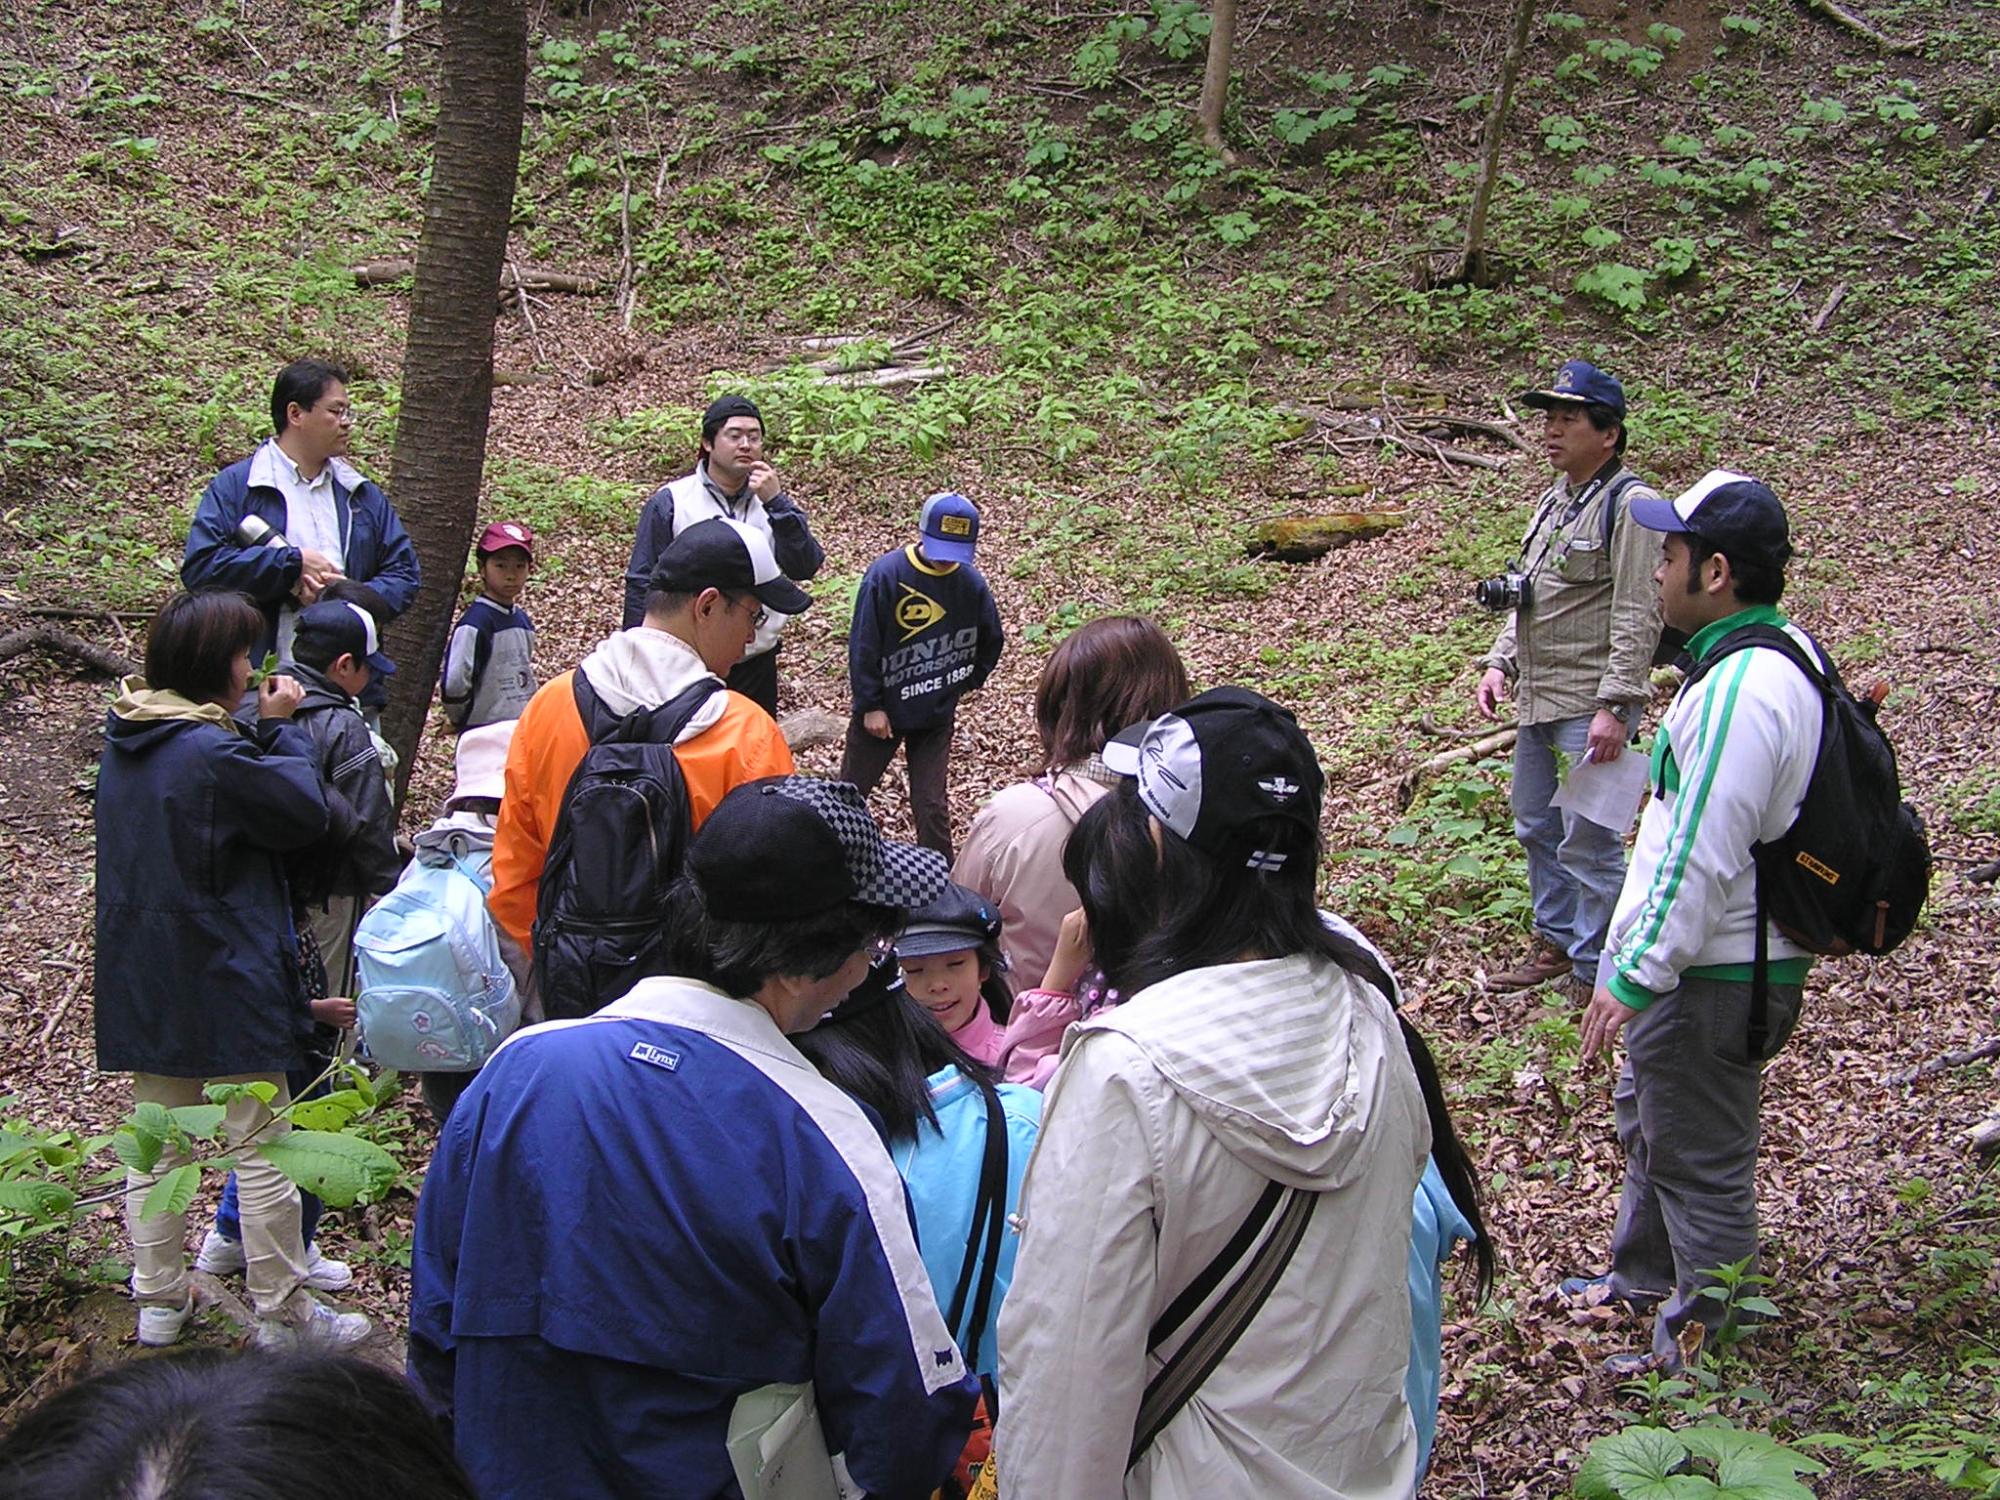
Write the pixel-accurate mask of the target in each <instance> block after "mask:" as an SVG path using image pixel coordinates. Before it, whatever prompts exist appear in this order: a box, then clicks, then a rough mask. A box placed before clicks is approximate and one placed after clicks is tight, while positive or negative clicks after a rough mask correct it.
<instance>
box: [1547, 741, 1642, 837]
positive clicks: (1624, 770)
mask: <svg viewBox="0 0 2000 1500" xmlns="http://www.w3.org/2000/svg"><path fill="white" fill-rule="evenodd" d="M1650 769H1651V764H1650V762H1649V761H1648V760H1647V758H1646V756H1645V755H1643V754H1642V753H1640V752H1639V751H1638V750H1636V749H1634V748H1633V747H1632V746H1630V745H1627V746H1626V747H1625V750H1624V753H1623V754H1621V755H1620V756H1619V757H1618V759H1616V760H1608V761H1607V760H1581V759H1579V760H1573V761H1571V762H1570V767H1569V776H1568V778H1567V779H1566V780H1565V781H1564V782H1563V784H1562V785H1561V786H1560V787H1558V788H1557V789H1556V794H1555V795H1554V796H1553V797H1551V798H1549V805H1550V806H1551V807H1560V808H1563V809H1565V810H1566V811H1569V812H1573V813H1575V814H1576V815H1577V816H1578V817H1579V818H1588V819H1590V821H1591V822H1593V823H1595V824H1597V825H1598V826H1599V827H1600V828H1609V829H1611V830H1612V831H1613V832H1614V833H1617V834H1620V835H1623V834H1625V833H1627V832H1629V831H1630V830H1631V827H1632V820H1633V819H1634V818H1635V817H1637V816H1638V814H1639V796H1640V794H1641V793H1642V792H1644V791H1645V790H1646V775H1647V772H1648V771H1649V770H1650Z"/></svg>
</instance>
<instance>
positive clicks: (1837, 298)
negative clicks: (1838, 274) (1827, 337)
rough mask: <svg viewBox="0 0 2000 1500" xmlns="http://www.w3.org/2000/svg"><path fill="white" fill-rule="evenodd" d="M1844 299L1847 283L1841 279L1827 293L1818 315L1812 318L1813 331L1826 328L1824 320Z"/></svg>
mask: <svg viewBox="0 0 2000 1500" xmlns="http://www.w3.org/2000/svg"><path fill="white" fill-rule="evenodd" d="M1846 300H1847V283H1846V282H1844V281H1843V282H1841V283H1840V284H1839V285H1838V286H1836V287H1835V288H1834V289H1833V290H1832V291H1831V292H1829V293H1828V294H1827V299H1826V306H1824V307H1822V308H1821V309H1820V310H1819V316H1818V317H1816V318H1814V319H1813V320H1812V331H1813V332H1814V333H1820V332H1823V331H1824V330H1825V328H1826V320H1827V319H1828V318H1830V317H1832V316H1833V315H1834V314H1835V313H1836V312H1838V311H1839V310H1840V304H1841V303H1843V302H1845V301H1846Z"/></svg>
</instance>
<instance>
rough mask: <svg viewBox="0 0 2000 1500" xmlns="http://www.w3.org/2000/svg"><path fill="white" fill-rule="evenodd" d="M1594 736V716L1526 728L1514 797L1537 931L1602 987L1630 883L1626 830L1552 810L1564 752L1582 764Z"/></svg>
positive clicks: (1517, 751) (1518, 744)
mask: <svg viewBox="0 0 2000 1500" xmlns="http://www.w3.org/2000/svg"><path fill="white" fill-rule="evenodd" d="M1589 735H1590V720H1589V719H1588V718H1587V717H1586V718H1580V719H1555V720H1552V721H1550V722H1549V723H1546V724H1528V725H1525V726H1523V727H1522V730H1521V734H1520V738H1518V739H1517V740H1515V742H1514V787H1513V791H1512V794H1511V797H1512V801H1513V804H1514V837H1516V838H1517V839H1519V840H1520V841H1521V848H1522V849H1523V850H1525V851H1526V853H1527V856H1528V893H1529V895H1530V896H1532V897H1533V898H1534V905H1535V931H1536V932H1538V933H1540V934H1541V935H1542V937H1543V938H1544V939H1545V940H1547V941H1548V942H1549V943H1551V944H1553V945H1554V946H1555V947H1558V948H1560V949H1562V950H1563V952H1565V953H1567V954H1568V955H1569V956H1570V962H1571V963H1572V964H1574V965H1575V970H1576V975H1577V977H1578V978H1579V979H1582V980H1584V981H1586V982H1589V983H1595V982H1596V979H1597V960H1598V957H1599V956H1600V955H1601V954H1602V953H1603V951H1604V934H1605V931H1606V929H1607V928H1609V927H1610V925H1611V912H1612V908H1613V907H1615V906H1616V905H1617V904H1618V891H1619V888H1620V887H1621V886H1623V885H1624V884H1625V840H1624V835H1623V830H1615V831H1614V830H1613V829H1609V828H1604V827H1601V826H1600V825H1598V824H1596V823H1593V822H1591V821H1590V819H1588V818H1579V817H1577V816H1576V815H1575V814H1574V813H1568V812H1564V811H1563V810H1562V809H1561V808H1559V807H1551V806H1549V798H1551V797H1553V796H1554V795H1555V794H1556V787H1557V786H1558V785H1559V784H1560V778H1559V777H1558V776H1557V775H1556V751H1558V750H1561V751H1562V752H1563V753H1564V754H1566V755H1567V756H1568V757H1569V758H1570V762H1571V764H1575V763H1576V762H1578V761H1580V760H1582V759H1583V755H1584V749H1585V747H1586V744H1587V743H1588V740H1589ZM1625 753H1626V754H1627V755H1631V754H1633V753H1634V752H1633V751H1632V750H1630V749H1629V748H1628V749H1627V750H1626V751H1625Z"/></svg>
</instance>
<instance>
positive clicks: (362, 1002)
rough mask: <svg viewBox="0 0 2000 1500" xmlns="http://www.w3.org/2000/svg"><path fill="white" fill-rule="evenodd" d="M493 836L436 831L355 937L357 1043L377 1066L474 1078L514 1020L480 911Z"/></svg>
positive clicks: (423, 837) (490, 931)
mask: <svg viewBox="0 0 2000 1500" xmlns="http://www.w3.org/2000/svg"><path fill="white" fill-rule="evenodd" d="M492 865H493V835H492V834H491V833H490V832H486V831H483V830H473V829H467V828H451V827H437V828H432V829H429V830H427V831H426V832H424V833H422V834H420V835H418V837H417V857H416V858H415V859H413V860H411V861H410V863H409V866H408V867H407V868H406V869H405V870H404V871H403V874H402V878H401V879H399V880H398V881H397V882H396V888H395V889H394V890H392V891H390V892H389V894H388V895H386V896H384V897H383V898H382V899H381V900H380V901H378V902H376V903H375V905H374V906H373V907H371V908H370V909H369V911H368V914H367V915H366V916H364V917H363V918H362V919H361V925H360V927H359V928H357V929H356V930H355V934H354V949H355V959H356V964H357V966H358V968H359V970H360V991H361V992H360V993H359V994H358V995H356V996H355V997H354V998H355V1007H356V1009H357V1010H358V1011H359V1012H360V1025H361V1038H362V1041H363V1042H364V1043H366V1045H367V1048H368V1053H369V1055H370V1056H371V1057H373V1058H374V1059H375V1060H376V1061H377V1062H379V1063H381V1064H382V1065H384V1066H385V1067H390V1068H396V1069H399V1070H401V1071H404V1072H414V1073H473V1072H477V1071H478V1070H479V1068H480V1067H481V1066H483V1065H484V1063H485V1062H486V1059H487V1058H489V1057H491V1056H492V1055H493V1049H494V1048H496V1047H498V1046H499V1045H500V1044H501V1042H503V1041H505V1040H506V1039H507V1034H508V1033H509V1032H511V1031H512V1030H513V1029H514V1028H515V1027H516V1026H517V1025H519V1024H520V1020H521V1000H520V996H519V995H518V994H516V993H515V989H514V976H513V975H512V974H511V973H510V972H509V971H508V968H507V965H506V963H505V962H504V961H503V960H502V959H501V957H500V943H499V939H498V937H497V935H496V933H495V930H494V926H493V919H492V917H491V916H489V915H488V914H487V911H486V892H487V889H488V887H489V886H490V885H491V884H492Z"/></svg>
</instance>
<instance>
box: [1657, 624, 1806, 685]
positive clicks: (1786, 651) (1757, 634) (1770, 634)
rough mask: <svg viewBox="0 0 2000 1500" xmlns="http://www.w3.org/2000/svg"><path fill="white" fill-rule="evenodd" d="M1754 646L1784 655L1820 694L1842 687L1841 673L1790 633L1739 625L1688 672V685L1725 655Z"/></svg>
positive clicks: (1762, 627)
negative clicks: (1822, 662) (1816, 656)
mask: <svg viewBox="0 0 2000 1500" xmlns="http://www.w3.org/2000/svg"><path fill="white" fill-rule="evenodd" d="M1752 646H1767V647H1769V648H1770V649H1771V650H1773V651H1776V652H1778V653H1779V654H1780V655H1782V656H1784V657H1785V658H1786V660H1788V661H1790V662H1791V664H1792V665H1793V666H1795V667H1797V668H1798V669H1799V670H1800V671H1801V672H1803V673H1805V674H1806V680H1807V681H1809V682H1810V683H1812V685H1813V686H1814V687H1816V688H1818V689H1819V690H1820V691H1821V692H1823V693H1824V692H1827V691H1829V690H1831V689H1832V688H1835V687H1839V686H1840V685H1841V682H1840V674H1839V673H1838V672H1836V671H1835V670H1834V669H1833V667H1832V665H1831V664H1830V663H1829V664H1827V665H1825V666H1822V665H1821V664H1820V662H1819V661H1817V660H1815V659H1814V653H1813V652H1810V651H1808V650H1806V648H1805V647H1803V646H1801V645H1800V644H1799V643H1798V642H1797V641H1796V640H1794V639H1793V638H1792V635H1791V632H1789V631H1786V630H1780V629H1779V628H1778V627H1777V626H1776V625H1764V624H1757V625H1739V626H1738V627H1737V628H1736V629H1734V630H1732V631H1730V632H1729V634H1727V635H1725V636H1724V637H1723V638H1722V639H1721V640H1719V641H1717V642H1716V643H1715V647H1714V649H1713V650H1711V651H1710V652H1709V653H1708V654H1707V655H1706V656H1704V657H1703V658H1702V659H1701V660H1700V661H1698V662H1696V663H1695V664H1694V667H1693V669H1692V670H1691V671H1690V672H1689V673H1688V677H1687V683H1686V684H1685V686H1689V687H1691V686H1693V685H1694V684H1695V683H1697V682H1699V681H1701V679H1702V678H1704V677H1706V676H1707V675H1708V674H1709V671H1710V669H1712V668H1713V667H1715V666H1716V665H1717V664H1718V663H1719V662H1721V661H1722V659H1723V658H1724V657H1726V656H1734V655H1735V654H1736V653H1737V652H1738V651H1747V650H1749V649H1750V648H1751V647H1752Z"/></svg>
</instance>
